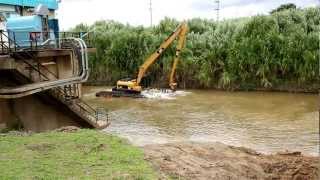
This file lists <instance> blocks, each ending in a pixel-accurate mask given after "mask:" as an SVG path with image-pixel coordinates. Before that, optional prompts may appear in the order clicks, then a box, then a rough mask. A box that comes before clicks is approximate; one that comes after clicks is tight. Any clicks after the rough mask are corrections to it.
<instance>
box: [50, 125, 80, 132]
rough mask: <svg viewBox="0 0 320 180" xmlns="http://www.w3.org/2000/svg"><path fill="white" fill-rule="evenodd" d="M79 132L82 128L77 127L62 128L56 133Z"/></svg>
mask: <svg viewBox="0 0 320 180" xmlns="http://www.w3.org/2000/svg"><path fill="white" fill-rule="evenodd" d="M79 130H80V128H79V127H76V126H65V127H61V128H59V129H56V130H55V131H56V132H67V133H70V132H77V131H79Z"/></svg>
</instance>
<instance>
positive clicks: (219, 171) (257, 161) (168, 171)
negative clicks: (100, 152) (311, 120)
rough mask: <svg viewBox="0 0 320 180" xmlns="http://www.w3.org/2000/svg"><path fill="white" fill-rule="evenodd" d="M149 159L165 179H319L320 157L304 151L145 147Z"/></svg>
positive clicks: (176, 145)
mask: <svg viewBox="0 0 320 180" xmlns="http://www.w3.org/2000/svg"><path fill="white" fill-rule="evenodd" d="M144 152H145V159H146V160H148V161H150V162H151V163H152V164H153V166H154V168H156V169H157V170H158V171H159V172H160V173H162V175H163V177H164V179H166V178H167V177H173V178H177V179H203V180H205V179H219V180H221V179H222V180H223V179H228V180H232V179H237V180H238V179H270V180H271V179H288V180H289V179H308V180H313V179H314V180H316V179H319V178H320V176H319V164H320V158H319V157H308V156H303V155H302V154H301V153H300V152H291V153H289V152H284V153H277V154H273V155H265V154H261V153H258V152H256V151H254V150H251V149H247V148H243V147H234V146H227V145H224V144H222V143H191V142H185V143H170V144H163V145H147V146H144Z"/></svg>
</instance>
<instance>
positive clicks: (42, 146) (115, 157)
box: [0, 130, 158, 179]
mask: <svg viewBox="0 0 320 180" xmlns="http://www.w3.org/2000/svg"><path fill="white" fill-rule="evenodd" d="M0 169H1V173H0V179H157V176H158V175H157V173H156V172H154V171H153V169H152V167H151V166H150V165H149V163H148V162H146V161H145V160H144V154H143V151H142V150H140V149H139V148H137V147H133V146H131V145H129V144H128V143H127V142H126V141H125V140H123V139H120V138H118V137H115V136H112V135H108V134H104V133H101V132H97V131H94V130H79V131H76V132H48V133H41V134H31V135H19V134H18V135H17V134H12V133H9V134H2V135H1V136H0Z"/></svg>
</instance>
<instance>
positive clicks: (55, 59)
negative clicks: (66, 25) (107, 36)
mask: <svg viewBox="0 0 320 180" xmlns="http://www.w3.org/2000/svg"><path fill="white" fill-rule="evenodd" d="M2 1H3V2H2ZM23 2H24V1H21V2H20V1H14V3H13V1H8V2H7V1H5V0H0V23H2V24H6V27H2V29H0V130H1V129H6V128H8V129H11V128H23V129H25V130H29V131H34V132H41V131H47V130H52V129H56V128H59V127H62V126H70V125H72V126H80V127H85V128H99V129H102V128H105V127H107V126H108V125H109V117H108V114H107V113H106V112H105V111H104V110H99V111H98V110H96V109H94V108H92V107H91V106H89V105H88V104H86V103H85V102H84V101H82V100H81V84H82V83H83V82H85V81H86V80H87V78H88V76H89V68H88V54H87V53H88V48H87V43H86V42H85V40H84V39H85V36H83V35H80V34H79V33H61V32H58V31H57V29H58V28H57V27H56V24H57V23H54V22H56V21H53V20H54V19H52V17H51V19H50V16H52V14H54V10H55V8H57V6H55V5H54V4H52V3H54V2H56V1H51V0H46V1H45V0H40V1H36V0H35V1H31V0H30V1H28V2H29V4H23V7H20V6H21V4H19V3H23ZM37 2H38V3H37ZM40 2H42V3H45V2H47V3H49V4H48V7H49V8H50V7H51V8H52V9H49V10H45V8H47V7H46V6H43V5H39V3H40ZM5 3H6V4H5ZM10 3H11V4H10ZM12 6H13V7H14V8H13V9H15V10H16V12H15V11H12V12H11V14H10V13H9V14H8V13H7V12H6V13H4V14H2V15H1V9H5V10H11V9H12V8H11V7H12ZM35 9H38V11H39V12H34V13H31V14H32V15H30V12H31V11H36V10H35ZM23 12H29V14H27V15H26V16H23V15H24V14H23ZM44 12H45V13H46V14H44ZM14 13H16V14H15V15H14V16H13V17H10V16H11V15H12V14H14ZM19 13H20V14H19ZM17 14H18V16H17ZM20 17H21V18H20ZM4 19H5V20H4ZM48 22H53V23H51V26H50V23H48ZM48 24H49V25H48ZM52 24H53V25H52ZM24 27H27V28H25V29H24ZM77 35H78V36H77Z"/></svg>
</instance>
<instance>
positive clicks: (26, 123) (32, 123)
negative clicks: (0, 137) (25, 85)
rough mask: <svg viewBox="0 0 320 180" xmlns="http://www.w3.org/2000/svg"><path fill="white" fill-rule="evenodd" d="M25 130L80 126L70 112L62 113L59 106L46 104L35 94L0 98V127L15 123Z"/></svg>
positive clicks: (37, 130) (10, 125) (39, 130)
mask: <svg viewBox="0 0 320 180" xmlns="http://www.w3.org/2000/svg"><path fill="white" fill-rule="evenodd" d="M18 123H20V125H22V126H23V128H24V129H25V130H28V131H33V132H43V131H47V130H52V129H56V128H59V127H63V126H80V125H79V124H78V123H77V122H76V121H74V119H73V118H72V117H71V115H70V114H68V113H64V112H63V110H62V109H61V107H55V106H53V105H52V104H46V103H44V102H43V101H41V100H40V99H39V98H38V97H37V96H35V95H34V96H27V97H23V98H19V99H10V100H3V99H2V100H1V99H0V129H1V128H5V127H9V128H11V127H12V126H17V124H18Z"/></svg>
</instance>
